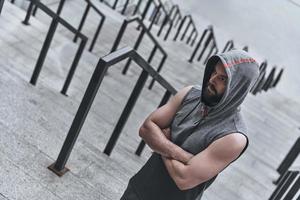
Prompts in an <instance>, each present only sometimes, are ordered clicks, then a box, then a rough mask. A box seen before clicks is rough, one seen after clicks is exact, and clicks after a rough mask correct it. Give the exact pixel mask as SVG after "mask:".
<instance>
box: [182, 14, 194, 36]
mask: <svg viewBox="0 0 300 200" xmlns="http://www.w3.org/2000/svg"><path fill="white" fill-rule="evenodd" d="M189 19H190V18H189ZM191 25H192V21H191V20H190V21H189V23H188V25H187V26H186V28H185V30H184V32H183V34H182V36H181V38H180V41H182V40H183V39H184V37H185V35H186V33H187V32H188V30H189V28H190V26H191Z"/></svg>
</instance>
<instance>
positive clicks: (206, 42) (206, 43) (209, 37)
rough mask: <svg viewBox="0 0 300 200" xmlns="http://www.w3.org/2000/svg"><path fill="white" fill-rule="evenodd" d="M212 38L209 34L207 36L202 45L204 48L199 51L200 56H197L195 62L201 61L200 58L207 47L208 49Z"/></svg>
mask: <svg viewBox="0 0 300 200" xmlns="http://www.w3.org/2000/svg"><path fill="white" fill-rule="evenodd" d="M212 38H213V33H212V32H210V34H209V36H208V38H207V40H206V41H205V43H204V47H203V49H202V51H201V53H200V55H199V57H198V59H197V61H200V60H201V58H202V56H203V54H204V52H205V50H206V49H207V47H208V45H209V43H210V41H211V40H212Z"/></svg>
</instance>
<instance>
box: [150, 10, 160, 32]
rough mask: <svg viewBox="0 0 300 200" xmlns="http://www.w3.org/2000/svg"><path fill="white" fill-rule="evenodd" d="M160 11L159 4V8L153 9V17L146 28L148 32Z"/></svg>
mask: <svg viewBox="0 0 300 200" xmlns="http://www.w3.org/2000/svg"><path fill="white" fill-rule="evenodd" d="M160 9H161V4H159V6H158V7H157V8H156V9H155V13H154V16H153V18H152V20H151V23H150V25H149V27H148V30H149V32H150V31H151V29H152V26H153V24H154V21H155V19H156V18H157V15H158V12H159V10H160Z"/></svg>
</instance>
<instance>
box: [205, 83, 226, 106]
mask: <svg viewBox="0 0 300 200" xmlns="http://www.w3.org/2000/svg"><path fill="white" fill-rule="evenodd" d="M222 97H223V94H218V92H217V90H216V89H215V87H214V86H213V85H212V84H210V83H208V84H207V85H206V87H205V89H204V93H203V102H204V103H205V104H206V105H208V106H214V105H216V104H217V103H219V101H220V100H221V99H222Z"/></svg>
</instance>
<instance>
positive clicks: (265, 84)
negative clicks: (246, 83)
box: [250, 61, 283, 95]
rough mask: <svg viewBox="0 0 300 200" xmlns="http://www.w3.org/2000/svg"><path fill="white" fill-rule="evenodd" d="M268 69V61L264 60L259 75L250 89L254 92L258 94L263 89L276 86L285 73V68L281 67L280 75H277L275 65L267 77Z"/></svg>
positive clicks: (266, 89)
mask: <svg viewBox="0 0 300 200" xmlns="http://www.w3.org/2000/svg"><path fill="white" fill-rule="evenodd" d="M266 69H267V61H264V62H262V63H261V65H260V74H259V77H258V79H257V81H256V82H255V84H254V85H253V87H252V88H251V90H250V92H251V93H252V94H254V95H256V94H257V93H259V92H261V91H268V90H269V89H271V88H274V87H276V85H277V84H278V82H279V81H280V79H281V76H282V73H283V69H281V70H280V71H279V73H278V75H277V76H276V77H275V71H276V66H274V67H273V68H272V70H271V71H270V73H269V75H268V76H267V78H265V77H266V74H267V72H266Z"/></svg>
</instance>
